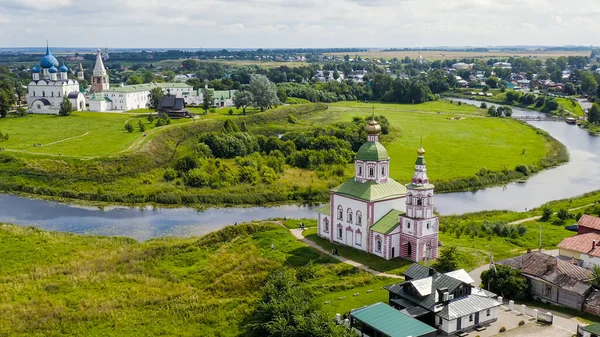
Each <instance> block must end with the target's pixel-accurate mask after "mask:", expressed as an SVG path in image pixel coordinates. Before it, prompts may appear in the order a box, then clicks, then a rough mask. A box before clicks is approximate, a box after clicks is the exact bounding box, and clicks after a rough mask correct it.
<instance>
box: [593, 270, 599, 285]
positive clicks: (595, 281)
mask: <svg viewBox="0 0 600 337" xmlns="http://www.w3.org/2000/svg"><path fill="white" fill-rule="evenodd" d="M592 284H593V285H594V286H595V287H600V267H598V266H597V265H594V266H593V267H592Z"/></svg>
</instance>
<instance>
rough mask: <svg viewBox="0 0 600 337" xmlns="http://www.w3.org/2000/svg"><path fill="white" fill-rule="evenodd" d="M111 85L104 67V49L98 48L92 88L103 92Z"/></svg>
mask: <svg viewBox="0 0 600 337" xmlns="http://www.w3.org/2000/svg"><path fill="white" fill-rule="evenodd" d="M109 87H110V85H109V83H108V75H107V74H106V69H104V63H103V62H102V51H101V50H100V49H98V54H97V55H96V65H95V66H94V72H93V74H92V90H93V91H94V92H101V91H104V90H107V89H108V88H109Z"/></svg>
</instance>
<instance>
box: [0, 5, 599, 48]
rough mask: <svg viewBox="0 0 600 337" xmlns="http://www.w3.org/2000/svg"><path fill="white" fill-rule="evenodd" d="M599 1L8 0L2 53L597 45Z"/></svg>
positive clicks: (2, 17)
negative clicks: (47, 48)
mask: <svg viewBox="0 0 600 337" xmlns="http://www.w3.org/2000/svg"><path fill="white" fill-rule="evenodd" d="M599 32H600V6H598V0H577V1H566V0H504V1H497V0H493V1H492V0H444V1H436V0H170V1H168V0H0V48H10V47H37V46H44V45H45V43H46V40H49V41H50V45H51V46H56V47H96V46H98V47H104V46H107V47H109V48H127V47H131V48H143V47H146V48H292V47H297V48H308V47H314V48H325V47H332V48H333V47H339V48H344V47H374V48H389V47H395V48H419V47H431V46H490V45H494V46H498V45H554V46H559V45H599V44H600V39H598V36H599V35H598V33H599Z"/></svg>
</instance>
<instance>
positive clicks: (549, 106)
mask: <svg viewBox="0 0 600 337" xmlns="http://www.w3.org/2000/svg"><path fill="white" fill-rule="evenodd" d="M556 109H558V102H557V101H556V100H555V99H554V98H550V99H547V100H546V102H545V103H544V111H547V112H550V111H554V110H556Z"/></svg>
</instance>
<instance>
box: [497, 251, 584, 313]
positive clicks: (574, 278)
mask: <svg viewBox="0 0 600 337" xmlns="http://www.w3.org/2000/svg"><path fill="white" fill-rule="evenodd" d="M497 263H498V264H500V265H504V266H508V267H511V268H513V269H516V270H520V271H521V272H522V273H523V276H525V277H526V278H527V281H528V283H529V291H530V293H531V295H532V296H533V298H534V299H536V300H539V301H542V302H545V303H550V304H553V305H561V306H565V307H567V308H571V309H575V310H580V311H581V310H583V304H584V302H585V299H586V298H587V296H588V295H589V294H590V293H591V291H592V286H591V285H590V284H589V281H590V278H591V274H590V272H589V270H586V269H584V268H581V267H579V266H576V265H574V264H572V263H570V262H569V261H564V260H561V259H559V258H556V257H554V256H550V255H547V254H544V253H541V252H531V253H528V254H525V255H521V256H517V257H513V258H510V259H506V260H502V261H498V262H497Z"/></svg>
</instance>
